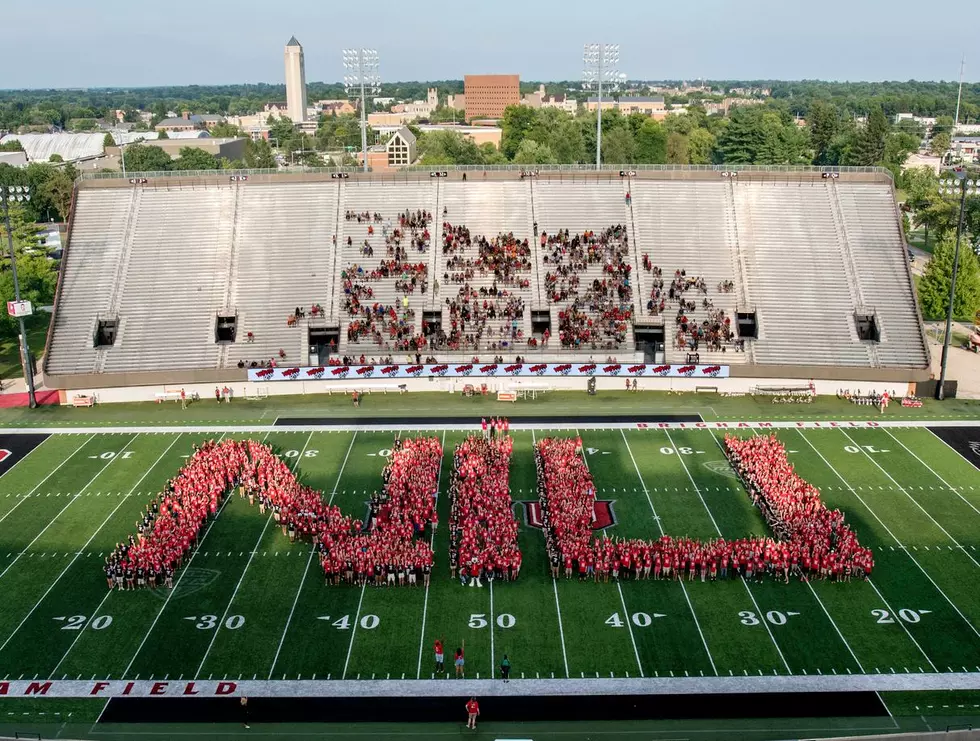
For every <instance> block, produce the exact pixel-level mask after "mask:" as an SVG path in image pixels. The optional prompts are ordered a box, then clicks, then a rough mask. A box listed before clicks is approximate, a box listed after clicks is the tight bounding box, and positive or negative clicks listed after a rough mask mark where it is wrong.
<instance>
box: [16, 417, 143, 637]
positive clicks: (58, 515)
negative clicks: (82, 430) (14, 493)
mask: <svg viewBox="0 0 980 741" xmlns="http://www.w3.org/2000/svg"><path fill="white" fill-rule="evenodd" d="M139 436H140V433H139V432H137V433H136V434H135V435H133V437H131V438H130V439H129V442H127V443H126V444H125V445H123V447H122V450H120V451H119V453H120V455H114V456H113V457H112V458H110V459H109V460H107V461H106V463H105V465H104V466H102V468H100V469H99V472H98V473H97V474H95V476H93V477H92V478H91V479H90V480H89V482H88V483H87V484H85V486H83V487H82V488H81V489H79V490H78V491H77V492H76V493H75V496H73V497H69V499H68V504H66V505H65V506H64V507H62V508H61V511H60V512H58V514H56V515H55V516H54V517H53V518H52V519H51V522H49V523H48V524H47V525H45V526H44V529H43V530H41V532H39V533H38V534H37V535H36V536H35V537H34V540H32V541H31V542H30V543H28V544H27V547H26V548H24V550H22V551H21V552H20V553H18V554H17V557H16V558H15V559H14V560H13V561H11V562H10V563H9V564H7V568H5V569H4V570H3V571H2V572H0V579H2V578H3V576H4V574H6V573H7V572H8V571H10V569H11V568H12V567H13V565H14V564H15V563H17V562H18V561H19V560H20V557H21V556H23V555H24V554H25V553H27V552H28V551H29V550H30V549H31V546H32V545H34V544H35V543H36V542H37V541H38V539H39V538H40V537H41V536H42V535H44V533H46V532H47V530H48V528H49V527H51V526H52V525H54V523H55V522H56V521H57V520H58V518H59V517H61V514H62V513H63V512H64V511H65V510H66V509H68V508H69V507H71V506H72V504H74V503H75V500H76V499H78V498H80V497H81V495H82V492H83V491H85V490H86V489H88V488H89V487H90V486H91V485H92V484H93V483H94V482H95V480H96V479H97V478H99V476H101V475H102V473H103V472H104V471H105V470H106V469H107V468H108V467H109V466H111V465H112V462H113V461H114V460H116V459H117V458H121V457H122V455H121V454H122V453H124V452H125V451H126V448H128V447H129V446H130V444H131V443H132V442H133V440H135V439H136V438H138V437H139ZM93 437H94V435H93ZM72 455H74V453H73V454H72ZM59 468H60V466H59ZM52 473H53V472H52ZM11 511H13V510H11ZM113 511H115V510H113ZM104 524H105V523H104V522H103V523H102V525H104ZM102 525H100V526H99V530H101V529H102ZM95 532H96V533H98V530H96V531H95ZM92 537H93V538H94V537H95V534H94V533H93V535H92ZM91 542H92V539H91V538H89V543H91ZM85 545H86V546H87V545H88V543H86V544H85ZM58 578H59V579H60V578H61V577H58ZM51 586H54V585H53V584H52V585H51ZM34 607H35V608H36V607H37V605H35V606H34ZM31 612H34V610H31ZM7 640H10V639H9V638H8V639H7ZM4 645H6V644H4Z"/></svg>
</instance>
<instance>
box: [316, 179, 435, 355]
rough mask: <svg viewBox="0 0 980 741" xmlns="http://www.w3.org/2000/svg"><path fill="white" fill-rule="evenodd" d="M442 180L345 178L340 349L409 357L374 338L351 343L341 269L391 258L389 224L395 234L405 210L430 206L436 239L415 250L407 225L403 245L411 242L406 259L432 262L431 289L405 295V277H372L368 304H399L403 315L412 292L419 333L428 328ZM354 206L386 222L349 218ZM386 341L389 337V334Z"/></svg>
mask: <svg viewBox="0 0 980 741" xmlns="http://www.w3.org/2000/svg"><path fill="white" fill-rule="evenodd" d="M437 183H438V181H437V180H436V179H431V180H423V181H420V182H407V183H406V182H399V183H394V182H384V181H369V180H348V181H341V186H340V194H341V201H340V208H339V227H340V230H339V233H338V235H337V243H338V249H339V250H340V252H339V257H340V269H338V270H336V271H335V273H336V274H335V278H334V280H335V283H334V286H335V287H334V295H335V296H336V303H337V305H338V311H339V316H340V352H342V353H351V354H354V355H361V354H364V355H365V356H367V357H369V358H370V357H376V356H377V355H378V354H384V355H392V356H398V358H397V359H399V360H401V359H403V357H404V356H405V351H401V352H400V353H399V352H397V351H395V350H394V349H393V346H392V347H387V346H386V347H379V346H378V345H377V344H376V343H375V342H373V341H372V340H370V339H369V338H366V337H364V338H361V339H360V340H359V341H357V342H349V341H348V339H347V328H348V327H349V326H350V323H351V319H352V317H351V316H350V315H349V314H347V313H346V312H345V311H344V309H343V306H342V304H343V302H344V288H343V280H342V279H341V271H345V270H349V269H350V268H351V267H352V266H355V265H356V266H360V267H362V268H363V269H364V270H365V272H367V271H370V270H372V269H375V268H377V267H378V266H379V265H380V264H381V262H382V261H384V260H391V259H392V258H390V257H388V254H387V250H386V247H385V237H384V233H383V232H384V229H385V228H387V230H388V232H389V233H391V232H392V231H393V230H395V229H398V228H399V226H398V223H399V221H398V219H399V215H400V214H403V213H404V212H405V211H411V212H413V213H414V212H417V211H419V210H421V211H429V212H431V213H432V223H430V224H429V225H428V230H429V235H430V241H429V246H428V247H427V248H426V250H425V251H424V252H419V251H418V249H415V250H413V249H412V246H411V234H410V232H409V230H407V229H406V230H405V233H404V234H403V236H402V246H404V247H406V249H407V255H406V258H405V261H406V262H408V263H420V262H421V263H425V264H426V265H427V267H428V272H429V275H428V279H427V283H428V286H427V290H426V291H425V292H422V291H420V290H419V289H418V288H417V289H416V290H415V292H414V293H410V294H405V293H404V292H401V291H397V290H396V289H395V283H396V281H398V280H399V279H400V277H399V276H394V277H389V278H384V279H381V280H377V281H370V282H367V283H366V285H368V286H369V287H370V288H371V289H372V291H373V294H374V297H373V298H372V299H371V300H370V301H364V302H362V303H367V304H368V305H370V304H371V303H375V302H377V303H381V304H384V305H386V306H392V305H394V306H397V311H398V313H399V314H401V312H402V310H403V307H404V301H403V299H404V297H406V295H407V297H408V309H409V310H412V311H414V312H415V318H414V320H413V321H412V322H411V323H412V324H413V325H414V327H415V334H419V333H421V331H422V313H423V311H427V310H430V309H432V308H433V306H434V303H435V299H434V297H433V296H432V289H433V284H432V278H433V275H432V259H433V255H432V250H433V249H435V248H436V241H435V238H436V230H437V228H438V227H439V224H440V221H439V219H440V216H439V212H438V211H437V209H438V208H439V206H438V190H437V187H438V185H437ZM347 211H353V212H355V213H361V212H369V213H371V214H374V213H378V214H380V215H381V216H382V219H383V221H382V222H381V223H374V222H372V221H370V220H369V221H364V222H362V223H360V224H359V223H358V222H357V221H356V220H350V221H348V220H346V219H345V216H344V215H345V213H346V212H347ZM369 226H370V227H373V229H374V234H370V235H369V234H368V227H369ZM348 237H350V238H351V243H352V244H351V246H350V247H348V246H347V238H348ZM365 240H367V241H368V243H369V244H370V245H371V247H372V249H373V250H374V255H373V256H371V257H366V256H365V255H363V254H362V252H361V249H362V247H363V245H364V241H365ZM385 341H386V343H387V342H388V338H387V337H386V338H385Z"/></svg>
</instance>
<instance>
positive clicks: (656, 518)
mask: <svg viewBox="0 0 980 741" xmlns="http://www.w3.org/2000/svg"><path fill="white" fill-rule="evenodd" d="M620 432H621V433H622V435H623V442H624V443H626V450H627V451H628V452H629V454H630V460H631V461H633V468H634V469H635V470H636V476H637V478H639V479H640V486H642V487H643V493H644V494H646V495H647V502H649V503H650V512H651V513H652V514H653V521H654V522H655V523H657V529H658V530H660V535H661V536H662V535H663V534H664V526H663V524H661V522H660V517H659V516H658V515H657V510H656V509H655V508H654V506H653V499H652V498H651V497H650V490H649V489H648V488H647V484H646V481H644V480H643V474H641V473H640V467H639V466H638V465H636V458H634V457H633V449H632V448H631V447H630V443H629V440H627V439H626V432H625V431H624V430H620ZM678 583H679V584H680V585H681V591H682V592H684V599H685V600H686V601H687V606H688V607H689V608H690V610H691V616H692V617H693V618H694V624H695V625H696V626H697V629H698V635H700V636H701V644H702V645H703V646H704V651H705V653H706V654H708V661H709V662H711V671H713V672H714V673H715V676H718V667H716V666H715V660H714V658H713V657H712V656H711V649H709V648H708V641H707V639H706V638H705V636H704V631H702V630H701V622H700V621H699V620H698V616H697V613H695V612H694V605H693V604H692V603H691V598H690V597H689V596H688V594H687V587H686V586H684V580H683V579H681V580H680V582H678Z"/></svg>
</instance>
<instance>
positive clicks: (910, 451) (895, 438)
mask: <svg viewBox="0 0 980 741" xmlns="http://www.w3.org/2000/svg"><path fill="white" fill-rule="evenodd" d="M881 429H883V430H884V432H885V434H886V435H888V437H890V438H891V439H892V440H894V441H895V442H897V443H898V444H899V445H901V446H902V447H903V448H905V449H906V450H907V451H908V452H909V453H910V454H911V455H912V457H913V458H915V459H916V460H917V461H918V462H919V463H921V464H922V465H923V466H925V467H926V468H928V469H929V472H930V473H931V474H932V475H933V476H935V477H936V478H937V479H939V480H940V481H942V482H943V483H944V484H945V485H946V486H947V488H949V490H950V491H951V492H953V493H954V494H955V495H956V496H958V497H959V498H960V499H962V500H963V502H964V503H965V504H966V505H967V506H968V507H969V508H970V509H972V510H973V511H974V512H976V513H977V514H978V515H980V509H977V508H976V507H975V506H974V505H973V502H971V501H970V500H969V499H967V498H965V497H964V496H963V495H962V494H960V493H959V492H958V491H956V487H953V486H950V484H949V482H948V481H946V479H944V478H943V477H942V476H940V475H939V474H938V473H936V471H935V470H934V469H933V467H932V466H930V465H929V464H928V463H926V462H925V461H924V460H922V459H921V458H920V457H919V456H918V455H916V453H915V451H914V450H912V449H911V448H909V447H908V446H907V445H906V444H905V443H903V442H902V441H901V440H899V439H898V438H897V437H895V436H894V435H893V434H892V433H890V432H889V431H888V430H886V429H885V428H881ZM926 429H929V428H928V427H927V428H926ZM929 432H930V433H932V434H933V435H935V436H936V439H938V440H939V441H940V442H941V443H942V444H943V445H946V441H945V440H943V439H942V438H941V437H939V436H938V435H936V433H935V432H932V430H929ZM946 447H949V446H948V445H946ZM950 449H951V450H952V448H950ZM953 452H954V453H955V452H956V451H955V450H954V451H953ZM957 455H959V454H958V453H957Z"/></svg>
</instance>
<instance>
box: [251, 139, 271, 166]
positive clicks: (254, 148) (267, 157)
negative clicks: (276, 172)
mask: <svg viewBox="0 0 980 741" xmlns="http://www.w3.org/2000/svg"><path fill="white" fill-rule="evenodd" d="M245 166H246V167H249V168H253V169H256V170H271V169H273V168H275V166H276V157H275V155H274V154H273V153H272V147H271V146H270V145H269V142H268V141H267V140H265V139H256V140H254V141H253V140H252V139H251V138H249V139H246V140H245Z"/></svg>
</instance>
